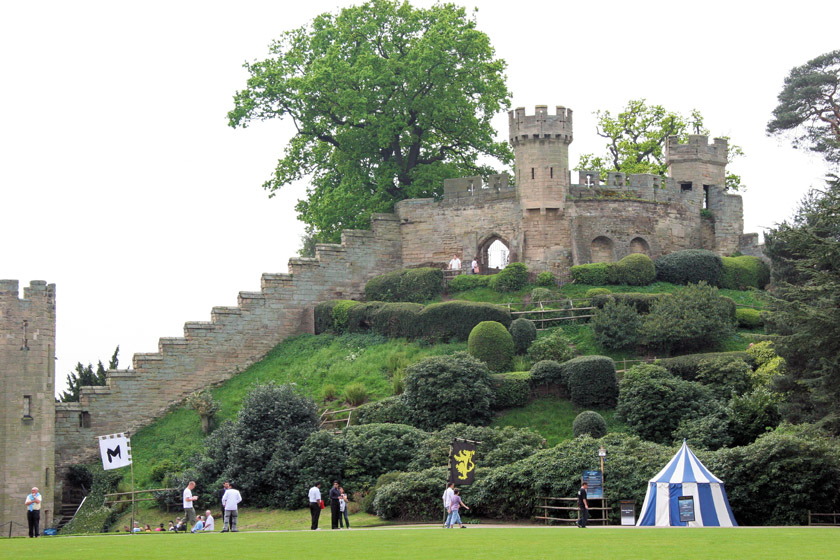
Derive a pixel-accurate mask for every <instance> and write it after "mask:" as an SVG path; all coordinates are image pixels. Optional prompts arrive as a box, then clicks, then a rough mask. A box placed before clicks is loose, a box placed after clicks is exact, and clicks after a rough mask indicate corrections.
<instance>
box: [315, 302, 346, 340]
mask: <svg viewBox="0 0 840 560" xmlns="http://www.w3.org/2000/svg"><path fill="white" fill-rule="evenodd" d="M339 301H342V300H339V299H332V300H330V301H324V302H322V303H319V304H318V305H316V306H315V334H321V333H325V332H332V330H333V316H332V312H333V307H335V306H336V304H337V303H338V302H339Z"/></svg>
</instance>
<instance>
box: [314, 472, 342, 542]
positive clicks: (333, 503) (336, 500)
mask: <svg viewBox="0 0 840 560" xmlns="http://www.w3.org/2000/svg"><path fill="white" fill-rule="evenodd" d="M329 498H330V512H331V513H332V528H333V529H344V528H345V525H346V528H347V529H349V528H350V517H349V516H348V511H347V510H348V507H347V504H348V502H349V501H350V500H349V499H348V498H347V493H346V492H345V491H344V488H343V487H342V486H340V485H339V482H338V481H337V480H336V481H335V482H333V485H332V488H330V493H329ZM325 508H326V505H325V504H324V500H323V499H322V498H321V483H320V482H316V483H315V486H313V487H312V488H310V489H309V513H310V515H311V516H312V525H311V526H310V529H312V530H313V531H317V530H318V520H319V519H320V517H321V510H322V509H325Z"/></svg>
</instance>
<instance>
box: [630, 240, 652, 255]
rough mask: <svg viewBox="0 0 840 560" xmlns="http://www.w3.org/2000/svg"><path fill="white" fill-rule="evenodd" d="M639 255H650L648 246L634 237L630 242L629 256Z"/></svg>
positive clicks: (645, 242)
mask: <svg viewBox="0 0 840 560" xmlns="http://www.w3.org/2000/svg"><path fill="white" fill-rule="evenodd" d="M633 253H641V254H643V255H648V256H649V255H650V245H648V242H647V241H645V240H644V239H642V238H641V237H636V238H634V239H633V240H632V241H631V242H630V254H633Z"/></svg>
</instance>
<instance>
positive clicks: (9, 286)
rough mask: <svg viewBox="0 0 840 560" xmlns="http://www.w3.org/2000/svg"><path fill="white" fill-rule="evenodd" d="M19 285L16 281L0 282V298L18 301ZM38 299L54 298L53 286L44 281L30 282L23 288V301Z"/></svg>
mask: <svg viewBox="0 0 840 560" xmlns="http://www.w3.org/2000/svg"><path fill="white" fill-rule="evenodd" d="M19 294H20V285H19V282H18V281H17V280H0V298H5V299H11V298H14V299H18V296H19ZM38 297H53V298H54V297H55V284H47V283H46V282H45V281H44V280H32V281H31V282H30V283H29V286H27V287H24V288H23V299H24V300H31V299H34V298H38Z"/></svg>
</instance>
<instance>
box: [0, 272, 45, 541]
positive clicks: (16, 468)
mask: <svg viewBox="0 0 840 560" xmlns="http://www.w3.org/2000/svg"><path fill="white" fill-rule="evenodd" d="M54 379H55V285H54V284H50V285H47V283H46V282H43V281H39V280H35V281H32V282H31V283H30V285H29V287H28V288H24V297H23V299H18V282H17V280H0V399H2V402H0V486H1V487H2V490H1V491H0V523H7V522H9V521H14V522H16V523H17V525H13V531H12V535H13V536H24V535H26V534H27V522H26V509H25V506H24V505H23V504H24V501H25V500H26V496H27V495H28V494H29V492H30V490H31V489H32V487H33V486H37V487H38V489H39V490H40V492H41V497H42V501H41V528H42V529H43V528H45V527H47V526H48V525H49V524H50V523H52V522H53V518H54V513H55V504H54V488H55V439H54V427H55V398H54V396H53V394H54V391H55V389H54V385H53V381H54ZM3 530H4V531H8V528H4V529H3ZM6 534H7V535H8V533H6Z"/></svg>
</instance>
